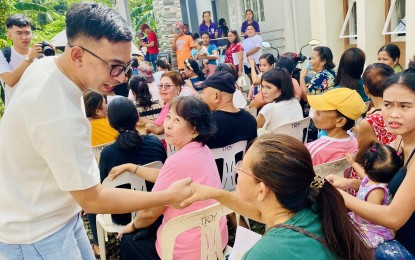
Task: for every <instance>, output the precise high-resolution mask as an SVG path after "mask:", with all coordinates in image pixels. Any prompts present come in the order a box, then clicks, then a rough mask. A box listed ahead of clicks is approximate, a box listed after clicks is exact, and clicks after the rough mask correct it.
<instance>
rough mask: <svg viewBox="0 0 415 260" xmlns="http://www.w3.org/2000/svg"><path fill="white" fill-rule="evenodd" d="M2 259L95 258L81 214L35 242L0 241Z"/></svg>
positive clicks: (0, 256) (92, 259) (0, 257)
mask: <svg viewBox="0 0 415 260" xmlns="http://www.w3.org/2000/svg"><path fill="white" fill-rule="evenodd" d="M0 259H8V260H9V259H10V260H14V259H30V260H32V259H87V260H89V259H91V260H95V257H94V254H93V252H92V249H91V246H90V244H89V240H88V237H87V235H86V232H85V229H84V223H83V222H82V220H81V218H80V216H79V214H77V215H75V216H73V217H72V218H71V219H70V220H69V221H68V222H67V223H66V224H65V225H64V226H63V227H62V228H61V229H60V230H58V231H57V232H55V233H53V234H52V235H50V236H48V237H46V238H44V239H42V240H39V241H37V242H35V243H33V244H5V243H1V242H0Z"/></svg>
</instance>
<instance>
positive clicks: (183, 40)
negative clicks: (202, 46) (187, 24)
mask: <svg viewBox="0 0 415 260" xmlns="http://www.w3.org/2000/svg"><path fill="white" fill-rule="evenodd" d="M174 32H175V33H176V36H174V38H173V42H172V44H171V48H172V49H173V51H175V52H176V55H177V67H178V68H179V70H183V69H184V61H185V60H186V59H189V58H192V54H191V50H192V49H193V47H194V42H193V39H192V37H191V36H189V35H185V34H184V30H183V23H181V22H177V23H176V25H175V27H174Z"/></svg>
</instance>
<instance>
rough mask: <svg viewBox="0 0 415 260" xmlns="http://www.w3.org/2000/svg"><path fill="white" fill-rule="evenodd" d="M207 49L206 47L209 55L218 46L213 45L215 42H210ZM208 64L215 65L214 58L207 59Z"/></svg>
mask: <svg viewBox="0 0 415 260" xmlns="http://www.w3.org/2000/svg"><path fill="white" fill-rule="evenodd" d="M207 49H208V54H209V55H213V54H212V52H213V51H214V50H217V49H218V47H216V45H215V44H212V43H211V44H209V47H208V48H207ZM208 64H212V65H217V63H216V60H209V62H208Z"/></svg>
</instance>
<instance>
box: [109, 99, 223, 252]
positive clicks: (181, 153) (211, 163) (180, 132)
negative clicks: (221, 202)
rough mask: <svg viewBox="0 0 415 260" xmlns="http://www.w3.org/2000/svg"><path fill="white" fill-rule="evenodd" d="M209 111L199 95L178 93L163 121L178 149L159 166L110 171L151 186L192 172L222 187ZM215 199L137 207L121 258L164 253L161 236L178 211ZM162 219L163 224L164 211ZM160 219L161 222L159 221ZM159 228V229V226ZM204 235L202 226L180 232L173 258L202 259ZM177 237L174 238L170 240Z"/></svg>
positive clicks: (124, 234) (163, 184)
mask: <svg viewBox="0 0 415 260" xmlns="http://www.w3.org/2000/svg"><path fill="white" fill-rule="evenodd" d="M210 118H211V113H210V110H209V107H208V106H207V104H206V103H204V102H203V101H201V100H200V99H198V98H195V97H177V98H175V99H173V100H172V101H171V102H170V106H169V111H168V113H167V117H166V120H165V121H164V124H163V126H164V132H165V135H166V142H167V143H168V144H171V145H174V146H175V147H176V150H177V152H176V153H175V154H173V155H172V156H170V157H168V158H167V160H166V162H165V164H164V165H163V167H162V168H161V170H157V169H148V168H145V167H143V166H138V165H134V164H124V165H121V166H118V167H114V168H113V169H112V170H111V173H110V174H113V175H114V176H117V175H119V174H120V173H122V172H124V171H130V172H133V173H135V174H137V175H139V176H140V177H142V178H144V179H146V180H148V181H152V182H155V184H154V187H153V190H152V191H159V190H164V189H166V188H167V187H168V186H169V185H170V184H171V183H172V182H174V181H176V180H180V179H183V178H186V177H191V178H192V180H193V182H196V183H200V184H204V185H207V186H211V187H215V188H219V189H221V188H222V185H221V181H220V177H219V172H218V170H217V167H216V163H215V160H214V158H213V155H212V152H211V151H210V149H209V148H208V147H207V146H206V145H205V142H206V141H207V139H208V138H209V137H210V136H211V135H212V134H213V129H212V125H211V123H210ZM214 203H215V201H214V200H207V201H200V202H196V203H193V204H192V205H191V206H189V207H187V208H185V209H182V210H178V209H174V208H171V207H168V206H163V207H156V208H151V209H147V210H141V211H139V212H138V214H137V216H136V217H135V219H134V220H133V221H132V222H131V223H130V224H128V225H126V226H125V227H124V228H123V229H122V230H121V232H120V234H119V237H121V236H122V239H121V258H122V259H162V258H163V256H162V255H161V248H160V246H161V245H160V243H159V240H158V239H159V238H160V234H161V231H162V229H163V227H164V225H165V224H166V223H167V222H168V221H169V220H171V219H172V218H175V217H177V216H180V215H183V214H186V213H189V212H193V211H195V210H199V209H202V208H205V207H207V206H210V205H212V204H214ZM162 216H163V220H162V222H161V225H160V223H159V222H160V221H161V217H162ZM158 225H160V226H158ZM157 228H158V230H157V232H156V229H157ZM221 237H222V248H225V246H226V244H227V242H228V231H227V226H226V218H223V219H222V220H221ZM200 238H201V236H200V230H199V229H191V230H189V231H186V232H183V233H181V234H180V235H179V236H178V237H177V238H176V241H175V247H174V257H173V258H174V259H200V254H201V239H200ZM172 243H173V241H172Z"/></svg>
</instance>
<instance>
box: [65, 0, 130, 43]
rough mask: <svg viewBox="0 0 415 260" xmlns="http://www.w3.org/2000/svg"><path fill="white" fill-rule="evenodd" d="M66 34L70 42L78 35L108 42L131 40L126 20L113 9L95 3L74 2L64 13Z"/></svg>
mask: <svg viewBox="0 0 415 260" xmlns="http://www.w3.org/2000/svg"><path fill="white" fill-rule="evenodd" d="M66 36H67V38H68V42H69V43H72V42H73V41H74V40H75V39H76V38H78V37H80V36H81V37H85V38H89V39H93V40H97V41H99V40H101V39H103V38H105V39H107V40H108V41H110V42H124V41H132V39H133V34H132V32H131V30H130V28H129V26H128V24H127V22H126V21H125V20H124V19H123V18H122V17H121V16H120V15H119V14H118V13H117V12H116V11H114V10H113V9H111V8H109V7H107V6H105V5H102V4H97V3H85V2H84V3H75V4H73V5H72V6H71V8H69V10H68V11H67V13H66Z"/></svg>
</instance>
